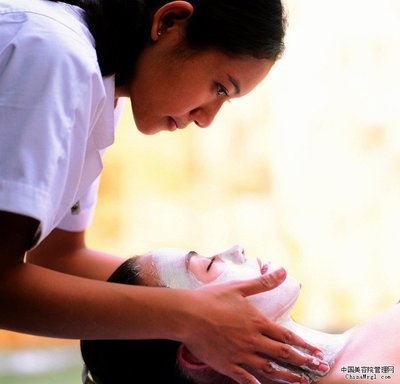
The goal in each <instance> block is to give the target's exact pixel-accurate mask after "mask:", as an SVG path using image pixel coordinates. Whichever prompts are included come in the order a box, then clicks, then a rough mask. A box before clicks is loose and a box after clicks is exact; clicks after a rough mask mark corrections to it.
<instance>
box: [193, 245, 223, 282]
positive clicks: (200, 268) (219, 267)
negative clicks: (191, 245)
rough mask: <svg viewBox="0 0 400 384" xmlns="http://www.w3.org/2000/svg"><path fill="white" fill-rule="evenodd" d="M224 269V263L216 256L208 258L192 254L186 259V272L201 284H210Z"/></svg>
mask: <svg viewBox="0 0 400 384" xmlns="http://www.w3.org/2000/svg"><path fill="white" fill-rule="evenodd" d="M225 268H226V265H225V263H224V262H223V261H222V259H221V258H220V257H218V256H213V257H211V258H209V257H205V256H201V255H199V254H197V253H194V252H193V253H192V254H191V255H190V257H188V263H187V269H188V271H190V273H192V274H193V275H194V276H195V278H196V279H197V280H199V281H201V282H203V283H210V282H211V281H213V280H215V279H216V278H217V277H218V276H219V275H220V274H221V273H222V272H223V271H224V270H225Z"/></svg>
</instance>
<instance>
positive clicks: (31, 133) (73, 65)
mask: <svg viewBox="0 0 400 384" xmlns="http://www.w3.org/2000/svg"><path fill="white" fill-rule="evenodd" d="M0 31H1V32H0V210H3V211H8V212H14V213H19V214H22V215H26V216H30V217H33V218H35V219H37V220H39V221H40V231H41V233H40V239H43V238H44V237H46V236H47V235H48V234H49V233H50V231H51V230H53V229H54V228H56V227H59V228H62V229H66V230H71V231H79V230H83V229H85V228H86V227H87V225H88V223H89V221H90V218H91V213H92V211H93V207H94V205H95V201H96V196H97V184H98V176H99V174H100V172H101V170H102V159H101V155H102V152H103V150H104V149H105V148H106V147H107V146H109V145H111V144H112V143H113V141H114V91H115V88H114V87H115V86H114V79H113V78H111V77H110V78H105V79H103V78H102V76H101V73H100V69H99V66H98V62H97V58H96V51H95V49H94V41H93V37H92V35H91V34H90V32H89V31H88V29H87V27H86V24H85V23H84V21H83V19H82V11H81V10H80V9H79V8H77V7H74V6H70V5H66V4H61V3H52V2H48V1H46V0H0ZM78 201H79V206H78V205H76V203H77V202H78ZM74 205H75V208H74V209H72V210H71V208H72V207H73V206H74Z"/></svg>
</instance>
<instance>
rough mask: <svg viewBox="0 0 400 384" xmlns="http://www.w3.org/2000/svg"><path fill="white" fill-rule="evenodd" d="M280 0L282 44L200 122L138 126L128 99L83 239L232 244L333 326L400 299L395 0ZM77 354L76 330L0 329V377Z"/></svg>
mask: <svg viewBox="0 0 400 384" xmlns="http://www.w3.org/2000/svg"><path fill="white" fill-rule="evenodd" d="M286 4H287V13H288V17H289V27H288V31H287V39H286V46H287V48H286V52H285V54H284V56H283V58H282V59H281V60H280V61H279V62H278V63H277V64H276V65H275V67H274V68H273V69H272V71H271V73H270V75H269V76H268V77H267V79H266V80H265V81H264V82H263V83H262V84H261V85H260V86H259V87H258V88H257V89H256V90H255V91H254V92H253V93H252V94H250V95H248V96H245V97H244V98H242V99H237V100H233V101H232V102H231V103H227V104H226V105H225V106H224V107H223V109H222V111H221V113H220V115H219V116H218V117H217V118H216V120H215V121H214V123H213V125H212V127H210V128H209V129H206V130H203V129H198V128H196V127H195V126H192V127H189V128H188V129H186V130H184V131H177V132H174V133H173V134H172V133H170V132H166V133H160V134H157V135H155V136H143V135H141V134H140V133H138V132H137V130H136V129H135V127H134V123H133V121H132V118H131V117H130V111H129V105H128V104H129V103H126V107H125V110H124V114H123V116H122V119H121V121H120V125H119V128H118V131H117V135H116V143H115V145H114V146H113V147H112V148H111V149H110V150H109V151H108V152H107V154H106V157H105V160H104V162H105V171H104V174H103V178H102V184H101V194H100V199H99V204H98V208H97V211H96V216H95V220H94V223H93V225H92V226H91V228H90V230H89V236H88V242H89V244H90V245H91V246H92V247H96V248H100V249H103V250H106V251H109V252H114V253H117V254H121V255H123V256H128V255H132V254H140V253H144V252H146V251H148V250H150V249H152V248H156V247H185V248H191V249H195V250H197V251H198V252H201V253H204V254H208V253H210V254H211V253H215V252H218V251H220V250H223V249H225V248H227V247H229V246H231V245H233V244H237V243H239V244H241V245H242V246H243V247H244V248H245V249H246V253H247V255H248V257H260V258H262V259H264V260H266V261H267V260H271V261H273V262H274V263H276V264H280V265H283V266H285V267H286V269H287V270H288V272H289V273H290V274H291V275H293V276H294V277H296V278H297V279H298V280H299V281H300V282H301V283H302V293H301V296H300V299H299V301H298V302H297V304H296V307H295V310H294V315H295V317H296V319H297V320H298V321H299V322H300V323H303V324H306V325H308V326H311V327H315V328H318V329H321V330H325V331H332V332H336V331H342V330H344V329H347V328H349V327H351V326H353V325H355V324H357V323H359V322H361V321H362V320H364V319H366V318H367V317H368V316H371V315H373V314H375V313H377V312H379V311H381V310H383V309H384V308H387V307H388V306H391V305H393V304H394V303H396V302H397V301H398V299H400V283H399V279H398V269H399V267H400V261H399V251H400V235H399V232H400V109H399V100H400V73H399V68H400V23H399V22H398V21H399V20H400V2H399V1H398V0H380V1H379V2H376V1H373V0H336V1H321V0H302V1H301V2H300V1H296V0H287V1H286ZM79 365H80V356H79V350H78V349H77V343H76V342H74V341H72V342H71V341H68V342H65V341H62V340H57V339H46V338H38V337H32V336H24V335H19V334H14V333H10V332H0V382H1V383H4V384H6V383H7V384H10V383H36V382H37V383H39V382H40V383H42V384H43V383H46V382H53V383H54V382H57V383H78V382H79V380H80V379H79V370H80V367H79ZM60 372H61V373H60ZM55 377H56V379H55ZM46 380H47V381H46Z"/></svg>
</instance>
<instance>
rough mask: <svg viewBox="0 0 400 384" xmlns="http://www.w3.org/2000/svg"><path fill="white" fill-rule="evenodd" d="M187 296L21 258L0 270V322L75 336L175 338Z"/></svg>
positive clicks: (21, 328)
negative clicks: (73, 272)
mask: <svg viewBox="0 0 400 384" xmlns="http://www.w3.org/2000/svg"><path fill="white" fill-rule="evenodd" d="M184 296H185V295H184V292H183V291H181V292H178V291H174V290H165V289H162V288H149V287H139V286H126V285H120V284H112V283H106V282H102V281H95V280H91V279H85V278H81V277H77V276H71V275H67V274H63V273H60V272H56V271H52V270H49V269H46V268H43V267H39V266H36V265H32V264H19V265H17V266H13V267H9V268H8V269H6V270H3V271H2V272H1V273H0V308H1V316H0V328H4V329H8V330H13V331H17V332H24V333H30V334H36V335H41V336H47V337H60V338H74V339H85V338H88V339H96V338H101V339H102V338H115V339H119V338H126V339H129V338H153V337H157V338H174V337H175V336H176V335H177V334H178V332H177V330H176V329H175V327H176V325H175V322H174V320H173V318H174V316H177V313H178V311H179V307H180V306H181V305H184V304H183V303H184V302H185V297H184Z"/></svg>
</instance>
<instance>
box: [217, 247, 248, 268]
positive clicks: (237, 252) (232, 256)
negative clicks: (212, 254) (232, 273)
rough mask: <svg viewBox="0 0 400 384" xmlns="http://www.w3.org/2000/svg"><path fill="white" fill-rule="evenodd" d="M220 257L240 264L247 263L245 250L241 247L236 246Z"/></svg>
mask: <svg viewBox="0 0 400 384" xmlns="http://www.w3.org/2000/svg"><path fill="white" fill-rule="evenodd" d="M220 256H221V258H222V259H224V258H225V259H229V260H231V261H233V262H235V263H238V264H242V263H244V262H245V261H246V256H245V253H244V249H243V248H242V247H241V246H240V245H234V246H233V247H231V248H229V249H228V250H226V251H225V252H222V253H221V255H220Z"/></svg>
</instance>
